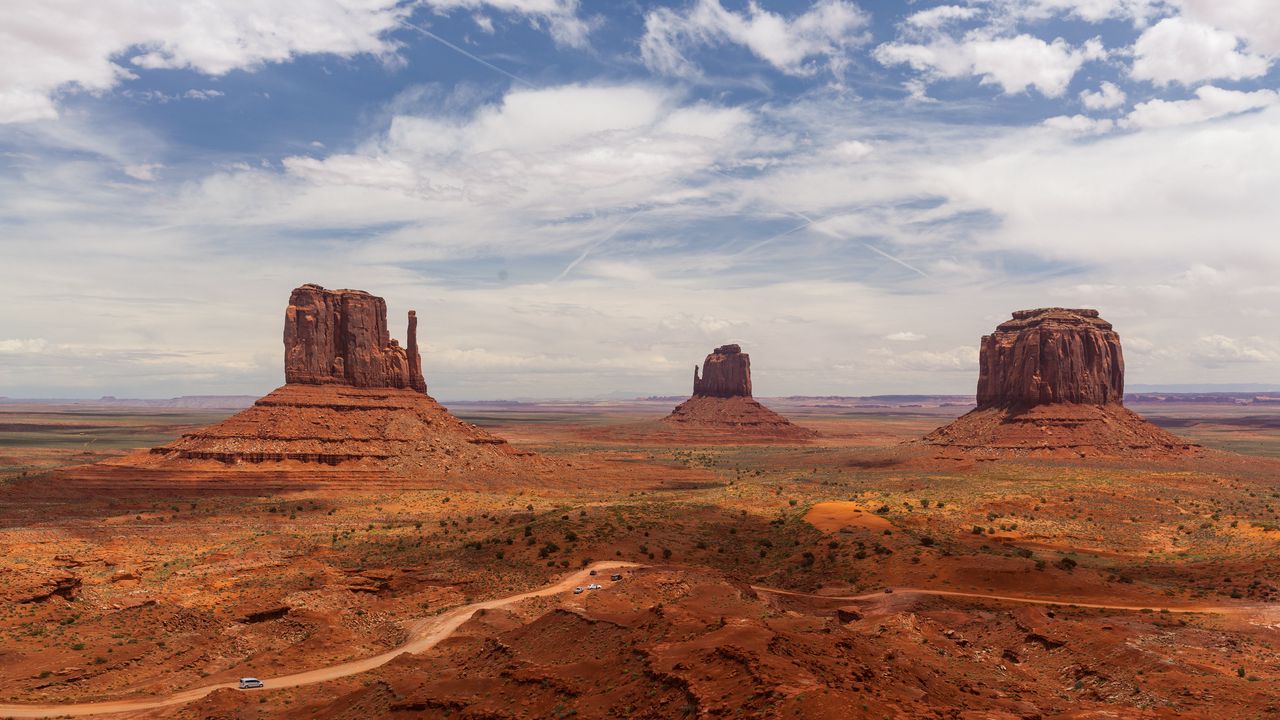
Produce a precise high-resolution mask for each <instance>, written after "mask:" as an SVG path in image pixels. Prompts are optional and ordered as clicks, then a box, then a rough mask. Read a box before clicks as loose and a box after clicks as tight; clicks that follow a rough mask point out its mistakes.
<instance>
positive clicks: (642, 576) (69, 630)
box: [0, 397, 1280, 719]
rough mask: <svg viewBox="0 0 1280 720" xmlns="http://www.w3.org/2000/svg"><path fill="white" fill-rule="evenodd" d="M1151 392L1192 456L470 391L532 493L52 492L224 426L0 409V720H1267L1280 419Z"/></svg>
mask: <svg viewBox="0 0 1280 720" xmlns="http://www.w3.org/2000/svg"><path fill="white" fill-rule="evenodd" d="M1160 400H1161V401H1160V402H1152V403H1150V404H1143V403H1141V402H1138V403H1134V402H1130V403H1129V406H1130V407H1133V408H1134V409H1137V410H1138V411H1139V412H1141V413H1142V414H1143V415H1145V416H1146V417H1147V419H1148V420H1151V421H1153V422H1154V423H1155V424H1157V425H1159V426H1161V427H1163V428H1165V429H1168V430H1170V431H1171V432H1174V433H1176V434H1177V435H1179V436H1181V437H1183V438H1185V439H1187V440H1189V441H1191V442H1193V443H1196V444H1198V445H1199V446H1200V448H1201V450H1200V451H1198V452H1196V453H1193V454H1190V455H1187V456H1185V457H1183V456H1180V457H1167V458H1142V459H1129V460H1125V459H1117V458H1090V459H1088V460H1087V461H1085V460H1082V459H1081V458H1071V457H1031V456H1027V457H1017V456H1012V457H1010V456H1001V457H995V456H992V457H982V456H975V457H957V456H949V455H948V454H947V453H945V452H943V453H940V452H938V451H937V450H936V449H935V448H932V447H930V446H925V445H921V444H920V443H918V442H915V441H917V439H918V438H921V437H922V436H925V435H926V434H927V433H929V432H930V431H931V430H933V429H934V428H936V427H938V426H939V425H943V424H945V423H947V422H948V421H950V420H951V419H952V418H954V417H955V416H957V415H960V414H961V413H962V412H964V411H965V410H967V409H969V408H968V406H967V405H965V404H964V402H963V399H954V398H952V399H946V398H943V399H939V398H881V399H834V398H806V399H801V398H791V399H785V398H780V399H769V400H767V401H766V404H767V405H768V406H769V407H770V408H772V409H773V410H776V411H778V412H780V413H783V414H784V415H786V416H787V417H789V418H790V419H791V421H792V422H794V423H795V424H796V425H798V426H801V427H804V428H807V429H810V430H813V431H815V432H816V436H815V437H811V438H808V439H799V440H796V439H781V440H777V439H775V440H770V439H760V438H757V439H754V440H746V441H744V440H743V439H742V438H741V437H738V436H735V435H734V434H732V433H727V434H724V435H722V436H720V437H716V436H715V434H714V433H707V434H705V435H704V436H701V437H698V438H696V439H695V440H690V439H688V437H683V438H677V437H675V436H672V435H670V434H668V433H666V431H664V430H663V429H661V423H660V422H658V419H659V418H661V417H662V416H663V414H665V413H666V412H668V411H669V410H670V408H671V407H672V406H673V405H674V404H675V402H674V401H673V400H671V399H655V400H647V401H634V402H592V403H588V402H583V403H567V402H566V403H475V404H455V405H452V406H451V407H450V410H452V411H453V413H454V414H455V415H458V416H459V417H461V418H462V419H463V420H465V421H469V422H474V423H476V424H477V425H479V426H481V427H482V428H484V429H485V430H487V431H489V432H492V433H493V434H495V435H497V436H500V437H503V438H506V439H507V440H508V441H509V442H510V444H511V446H512V447H513V448H514V449H515V450H516V451H518V452H520V453H525V452H528V453H533V454H534V455H533V456H536V457H537V458H539V463H540V465H539V470H538V472H537V473H532V472H531V473H530V474H529V475H528V476H520V474H519V473H514V474H510V473H508V472H507V471H506V470H505V469H503V470H501V471H495V472H490V473H487V474H483V477H481V476H479V475H477V476H476V477H472V478H468V477H458V478H449V479H445V480H442V479H440V478H439V477H436V476H432V477H426V478H423V479H422V481H421V482H415V481H413V479H412V477H410V479H409V480H407V481H401V482H395V483H389V482H384V483H377V482H369V481H367V480H366V479H360V478H357V479H355V480H346V481H342V480H335V479H332V478H328V479H326V478H325V477H323V474H322V473H320V474H316V473H310V472H300V473H294V474H292V475H291V474H289V473H283V474H282V476H281V477H282V479H281V480H280V481H279V482H276V483H271V482H264V483H263V484H262V485H261V486H259V487H252V486H237V485H235V484H234V483H232V484H231V485H218V484H211V483H208V482H198V481H196V480H192V479H191V478H188V479H186V480H183V479H172V478H171V479H170V481H169V482H161V481H157V480H154V479H153V481H151V482H147V483H131V482H121V481H119V479H120V478H121V477H124V476H121V475H118V474H105V475H94V474H93V473H88V474H86V473H84V472H83V471H81V472H76V468H78V467H79V468H83V466H84V464H85V463H87V462H91V461H92V462H97V461H102V460H110V459H112V458H118V457H120V456H123V455H124V454H125V453H126V452H127V451H129V450H132V449H134V448H147V447H154V446H157V445H160V444H163V443H165V442H168V441H170V440H172V439H173V438H175V437H177V436H178V435H180V434H182V433H184V432H189V431H191V430H192V429H193V428H196V427H200V426H205V425H209V424H211V423H215V422H217V421H219V420H222V419H223V418H225V417H226V416H228V415H230V414H231V412H232V410H231V409H220V408H202V407H195V408H163V407H161V408H155V407H130V406H128V405H127V404H120V403H113V404H93V403H77V404H62V405H59V404H51V403H28V404H23V403H8V404H4V405H0V430H2V433H0V443H2V445H0V472H2V473H3V476H2V482H3V486H2V487H0V547H3V550H4V552H3V558H2V559H0V597H2V598H3V602H2V603H0V717H7V716H12V717H33V716H59V715H69V714H76V715H79V714H82V713H96V712H98V711H101V710H118V711H123V712H122V713H121V714H120V715H118V716H121V717H142V718H267V717H287V718H365V717H387V718H392V717H406V718H408V717H415V718H416V717H430V718H435V717H439V718H444V717H450V718H507V717H510V718H544V717H561V718H564V717H582V718H597V717H598V718H605V717H647V718H679V717H691V718H692V717H730V718H731V717H795V718H825V717H868V718H884V717H888V718H907V717H938V718H952V717H955V718H1046V719H1047V718H1103V717H1153V718H1163V717H1169V718H1173V717H1206V718H1207V717H1214V718H1221V717H1233V718H1237V717H1238V718H1251V717H1257V718H1263V717H1273V716H1275V714H1276V713H1277V712H1280V690H1277V689H1276V688H1277V685H1276V680H1277V678H1278V677H1280V656H1278V655H1277V648H1276V641H1277V629H1276V628H1277V625H1280V590H1278V587H1280V578H1278V577H1277V568H1276V565H1275V561H1274V558H1275V557H1276V551H1277V543H1280V482H1278V481H1277V472H1276V471H1277V469H1280V460H1278V459H1277V458H1280V412H1277V410H1276V409H1275V408H1276V406H1274V405H1272V406H1268V405H1266V404H1265V403H1252V404H1239V403H1240V402H1242V401H1241V400H1239V399H1233V398H1225V397H1224V398H1220V399H1219V400H1218V401H1217V402H1195V403H1189V402H1178V401H1177V398H1161V399H1160ZM299 464H301V463H299ZM212 465H216V463H213V464H211V467H212ZM211 472H213V471H212V470H211ZM410 475H411V474H410ZM286 476H287V477H286ZM197 480H198V478H197ZM590 569H597V571H598V574H597V575H594V576H593V575H589V574H588V571H589V570H590ZM615 573H617V574H621V576H622V579H621V580H618V581H614V580H610V579H609V577H610V576H613V575H614V574H615ZM589 582H595V583H599V584H601V585H602V586H603V587H602V588H601V589H599V590H588V591H584V592H582V593H580V594H575V593H574V592H573V591H572V587H573V586H585V585H586V584H587V583H589ZM531 591H532V592H533V594H532V595H529V596H527V597H521V595H522V594H527V593H530V592H531ZM406 645H409V646H410V647H408V648H407V649H408V650H412V651H414V652H404V653H401V652H399V650H400V648H402V647H403V646H406ZM371 658H372V659H373V660H372V661H369V659H371ZM361 661H365V662H363V663H362V662H361ZM352 663H354V664H352ZM299 674H301V675H299ZM244 676H254V677H259V678H262V679H263V680H264V681H265V683H266V685H267V687H265V688H263V689H261V690H252V691H243V690H239V689H236V688H235V687H233V686H234V684H235V681H236V680H237V679H238V678H240V677H244ZM289 676H293V679H292V680H290V681H288V682H275V681H273V679H274V678H285V677H289ZM295 682H296V683H298V684H292V683H295ZM285 685H292V686H288V687H285ZM211 687H213V688H215V689H212V690H209V688H211ZM183 693H186V694H185V695H184V694H183ZM95 703H108V704H107V705H95ZM112 703H114V704H112ZM166 703H172V704H166Z"/></svg>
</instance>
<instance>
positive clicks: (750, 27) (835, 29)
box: [640, 0, 869, 76]
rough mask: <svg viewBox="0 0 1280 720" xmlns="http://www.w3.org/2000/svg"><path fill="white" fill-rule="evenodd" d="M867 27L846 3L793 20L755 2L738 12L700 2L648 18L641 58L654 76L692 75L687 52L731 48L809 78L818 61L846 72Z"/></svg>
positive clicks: (832, 0) (822, 0) (833, 1)
mask: <svg viewBox="0 0 1280 720" xmlns="http://www.w3.org/2000/svg"><path fill="white" fill-rule="evenodd" d="M868 22H869V20H868V18H867V15H866V14H865V13H864V12H862V10H860V9H859V8H858V7H857V6H856V5H854V4H853V3H851V2H847V0H817V2H815V3H814V4H813V6H812V7H811V8H809V10H807V11H806V12H804V13H802V14H800V15H797V16H795V17H793V18H790V19H788V18H786V17H783V16H782V15H779V14H777V13H773V12H770V11H768V10H765V9H764V8H762V7H760V6H759V5H758V4H756V3H754V2H753V3H750V4H749V5H748V6H747V8H746V9H745V11H744V12H742V13H736V12H733V11H731V10H726V9H725V8H724V6H722V5H721V4H720V0H696V1H695V3H694V5H693V7H691V8H689V9H688V10H686V11H684V12H680V11H677V10H673V9H671V8H659V9H657V10H653V11H651V12H650V13H649V14H648V15H646V16H645V34H644V38H643V39H641V41H640V53H641V56H642V57H643V58H644V62H645V65H647V66H648V67H649V68H650V69H652V70H654V71H656V72H660V73H664V74H668V75H683V76H690V75H696V74H697V68H696V66H695V65H694V63H693V62H691V61H690V60H689V58H688V57H687V56H686V53H688V52H690V51H692V50H696V49H698V48H700V47H711V46H716V45H723V44H726V43H731V44H737V45H742V46H743V47H745V48H747V49H748V50H750V51H751V53H752V54H754V55H755V56H756V57H759V58H761V59H763V60H765V61H767V62H768V63H769V64H771V65H773V66H774V67H775V68H777V69H778V70H780V71H782V72H784V73H788V74H790V75H811V74H813V73H814V72H816V71H817V69H818V65H817V63H816V62H815V61H814V58H821V59H822V60H824V61H825V62H826V64H827V66H828V67H830V68H831V69H832V70H834V71H838V70H839V69H840V68H842V67H843V66H844V64H845V62H846V57H845V55H846V53H847V52H848V51H849V49H851V48H852V47H855V46H857V45H860V44H862V43H863V42H865V40H866V35H865V33H864V30H865V29H866V26H867V24H868Z"/></svg>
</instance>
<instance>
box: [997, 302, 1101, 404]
mask: <svg viewBox="0 0 1280 720" xmlns="http://www.w3.org/2000/svg"><path fill="white" fill-rule="evenodd" d="M980 366H981V367H980V369H979V374H978V407H979V408H988V407H1019V406H1030V405H1045V404H1049V403H1081V404H1088V405H1107V404H1111V403H1115V404H1123V403H1124V354H1123V353H1122V352H1121V350H1120V336H1119V335H1118V334H1116V332H1115V330H1113V329H1112V328H1111V323H1109V322H1107V321H1106V320H1103V319H1102V318H1100V317H1098V311H1097V310H1068V309H1065V308H1044V309H1040V310H1019V311H1018V312H1015V313H1014V314H1013V319H1012V320H1008V321H1006V322H1003V323H1001V324H1000V326H999V327H997V328H996V330H995V332H993V333H991V334H990V335H987V336H984V337H983V338H982V350H981V353H980Z"/></svg>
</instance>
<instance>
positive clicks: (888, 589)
mask: <svg viewBox="0 0 1280 720" xmlns="http://www.w3.org/2000/svg"><path fill="white" fill-rule="evenodd" d="M884 591H885V592H886V593H891V592H893V588H885V589H884Z"/></svg>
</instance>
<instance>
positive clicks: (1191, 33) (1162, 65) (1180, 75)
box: [1131, 17, 1269, 85]
mask: <svg viewBox="0 0 1280 720" xmlns="http://www.w3.org/2000/svg"><path fill="white" fill-rule="evenodd" d="M1239 44H1240V42H1239V40H1238V39H1236V36H1235V35H1232V34H1231V33H1229V32H1226V31H1223V30H1218V29H1216V28H1213V27H1211V26H1209V25H1204V24H1201V23H1198V22H1195V21H1192V20H1188V19H1186V18H1183V17H1171V18H1165V19H1164V20H1161V21H1160V22H1158V23H1156V24H1155V25H1153V26H1152V27H1150V28H1148V29H1147V30H1146V31H1145V32H1143V33H1142V35H1141V36H1140V37H1139V38H1138V41H1137V42H1136V43H1134V46H1133V52H1134V61H1133V69H1132V71H1131V73H1132V75H1133V77H1134V78H1137V79H1139V80H1150V81H1152V82H1154V83H1155V84H1157V85H1168V84H1169V83H1174V82H1177V83H1182V84H1183V85H1191V84H1194V83H1197V82H1200V81H1203V80H1216V79H1229V80H1241V79H1244V78H1254V77H1260V76H1262V75H1265V74H1266V72H1267V67H1268V65H1269V61H1268V60H1267V59H1266V58H1265V57H1262V56H1259V55H1251V54H1247V53H1243V52H1240V51H1239V50H1238V46H1239Z"/></svg>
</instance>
